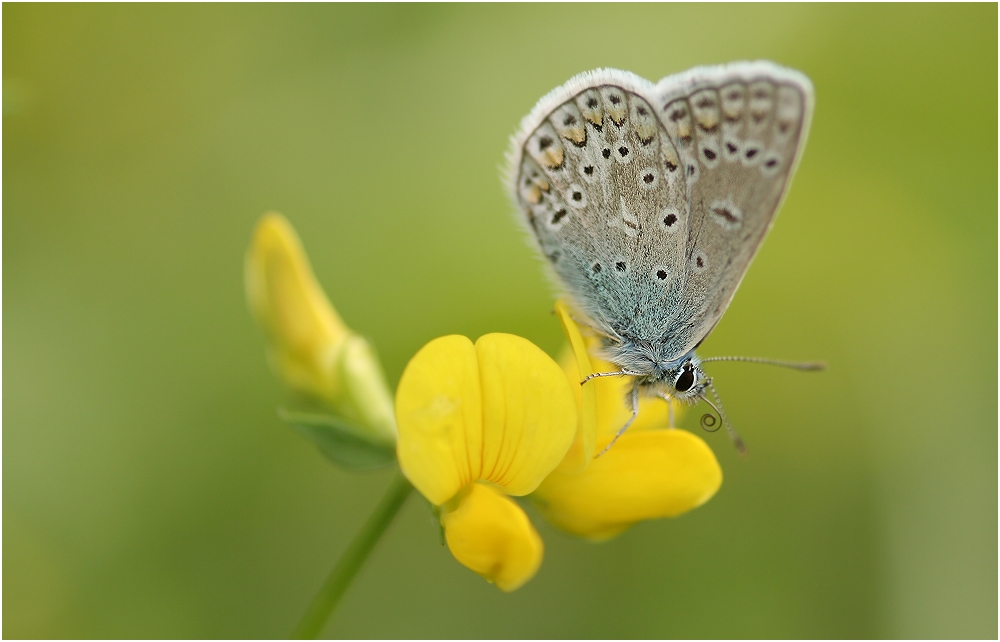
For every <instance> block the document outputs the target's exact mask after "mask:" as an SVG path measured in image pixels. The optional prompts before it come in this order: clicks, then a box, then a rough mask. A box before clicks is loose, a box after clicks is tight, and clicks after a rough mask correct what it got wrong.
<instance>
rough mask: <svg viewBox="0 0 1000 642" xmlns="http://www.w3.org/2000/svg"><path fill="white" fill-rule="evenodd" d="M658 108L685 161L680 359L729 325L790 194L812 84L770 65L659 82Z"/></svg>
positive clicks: (673, 324) (677, 319) (673, 345)
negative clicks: (729, 312)
mask: <svg viewBox="0 0 1000 642" xmlns="http://www.w3.org/2000/svg"><path fill="white" fill-rule="evenodd" d="M656 92H657V96H656V99H655V104H656V106H657V110H658V112H657V113H658V114H659V115H660V118H661V120H662V122H663V124H664V126H665V127H666V129H667V132H668V134H669V136H670V138H671V140H672V141H673V142H674V144H675V146H676V149H677V150H678V152H679V155H680V157H681V162H682V165H683V168H684V173H685V178H686V180H687V187H688V193H689V203H690V211H691V216H690V223H689V229H688V239H687V246H686V253H685V265H684V267H683V271H684V272H685V275H686V276H685V278H684V279H681V282H682V283H683V288H684V289H683V292H682V293H681V295H680V298H679V300H680V302H681V304H680V305H679V306H678V307H677V308H675V309H674V310H673V314H672V315H671V317H670V319H668V321H667V323H666V324H665V325H664V327H663V328H662V331H663V332H662V338H661V341H662V343H663V344H664V345H665V347H667V348H668V352H669V353H671V354H674V355H676V356H680V355H683V354H686V353H687V352H688V351H689V350H691V349H693V348H694V347H696V346H697V345H698V344H699V343H700V342H701V341H702V340H703V339H704V338H705V337H706V336H707V335H708V333H709V332H711V330H712V328H713V327H714V326H715V324H716V323H717V322H718V321H719V319H720V318H721V317H722V314H723V313H724V312H725V310H726V308H727V307H728V306H729V302H730V301H731V300H732V298H733V295H734V294H735V293H736V289H737V287H739V284H740V281H741V280H742V279H743V275H744V274H745V273H746V270H747V268H748V267H749V265H750V261H751V260H752V259H753V256H754V254H755V253H756V252H757V249H758V248H759V247H760V244H761V242H762V241H763V240H764V236H765V234H766V233H767V230H768V229H769V228H770V226H771V223H772V221H773V220H774V215H775V213H776V212H777V210H778V207H779V205H780V203H781V200H782V198H783V196H784V194H785V192H786V190H787V188H788V185H789V182H790V180H791V177H792V173H793V172H794V170H795V166H796V164H797V163H798V160H799V157H800V155H801V152H802V147H803V145H804V144H805V140H806V135H807V133H808V129H809V121H810V118H811V115H812V107H813V93H812V85H811V83H810V82H809V80H808V79H807V78H806V77H805V76H803V75H802V74H800V73H798V72H795V71H792V70H788V69H784V68H782V67H778V66H777V65H774V64H772V63H768V62H753V63H735V64H731V65H725V66H721V67H706V68H698V69H693V70H691V71H689V72H687V73H685V74H682V75H679V76H671V77H668V78H665V79H664V80H662V81H660V83H659V84H658V85H657V88H656Z"/></svg>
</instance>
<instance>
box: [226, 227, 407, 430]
mask: <svg viewBox="0 0 1000 642" xmlns="http://www.w3.org/2000/svg"><path fill="white" fill-rule="evenodd" d="M245 280H246V291H247V302H248V303H249V306H250V311H251V312H252V313H253V315H254V317H255V318H256V319H257V321H258V323H259V324H260V325H261V327H262V328H263V329H264V331H265V332H266V333H267V338H268V358H269V361H270V363H271V367H272V368H273V369H274V370H275V371H276V373H277V374H278V376H280V377H281V378H282V379H283V380H284V381H285V382H286V383H287V384H288V386H289V387H290V388H291V389H292V390H294V391H295V392H297V393H299V394H302V395H305V396H307V397H310V398H314V399H317V400H319V401H321V402H323V403H325V404H326V405H327V406H329V407H330V408H331V409H332V410H333V411H334V412H336V413H337V414H338V415H340V416H343V417H345V418H347V419H349V420H352V421H353V422H354V423H356V424H358V427H359V428H362V429H364V430H367V431H371V433H372V434H373V435H374V436H376V437H378V438H379V440H381V441H388V442H390V443H391V442H393V441H395V422H394V419H393V411H392V396H391V395H390V393H389V390H388V387H387V386H386V383H385V377H384V376H383V374H382V370H381V367H380V365H379V363H378V360H377V359H376V358H375V355H374V353H373V351H372V349H371V347H370V346H369V344H368V342H367V341H365V339H364V338H362V337H360V336H358V335H356V334H354V333H353V332H351V330H349V329H348V328H347V326H346V325H344V322H343V321H342V320H341V318H340V315H338V314H337V311H336V310H335V309H334V308H333V306H332V305H331V304H330V301H329V299H328V298H327V296H326V294H325V293H324V292H323V289H322V288H321V287H320V285H319V283H317V281H316V277H315V276H314V275H313V271H312V268H311V267H310V265H309V259H308V258H307V257H306V254H305V252H304V251H303V249H302V244H301V242H300V241H299V238H298V235H296V233H295V230H294V229H293V228H292V226H291V225H290V224H289V223H288V221H287V220H286V219H285V218H284V217H283V216H282V215H281V214H278V213H277V212H270V213H268V214H265V215H264V216H263V217H261V219H260V221H259V222H258V223H257V227H256V229H255V230H254V234H253V240H252V241H251V244H250V248H249V249H248V250H247V255H246V263H245Z"/></svg>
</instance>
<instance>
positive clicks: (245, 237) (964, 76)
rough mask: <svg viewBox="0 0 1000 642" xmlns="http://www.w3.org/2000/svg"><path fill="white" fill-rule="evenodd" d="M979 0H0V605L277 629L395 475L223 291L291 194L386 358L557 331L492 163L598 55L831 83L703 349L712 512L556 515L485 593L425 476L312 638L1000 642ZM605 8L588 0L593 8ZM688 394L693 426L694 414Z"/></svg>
mask: <svg viewBox="0 0 1000 642" xmlns="http://www.w3.org/2000/svg"><path fill="white" fill-rule="evenodd" d="M997 17H998V16H997V6H996V5H995V4H980V5H958V6H956V5H948V6H944V5H910V6H907V5H891V6H886V5H850V6H845V5H841V6H829V5H808V6H797V5H769V6H755V5H738V6H731V5H720V4H713V5H700V6H684V5H640V6H628V5H615V6H602V5H594V4H589V5H557V6H546V5H530V6H522V5H504V6H462V5H448V6H434V5H431V6H426V5H424V6H410V5H407V6H378V5H374V6H373V5H366V6H323V5H300V6H274V5H243V6H240V5H172V6H171V5H167V6H165V5H141V6H135V5H133V6H129V5H25V4H14V5H12V4H4V5H3V109H4V111H3V114H4V115H3V170H4V171H3V179H4V181H3V182H4V192H3V213H4V215H5V216H4V219H3V234H4V242H3V250H4V252H3V288H4V299H3V303H4V304H5V305H4V312H3V324H4V330H5V332H4V338H3V367H4V372H5V374H6V378H5V379H4V383H3V399H4V408H3V410H4V411H5V412H4V420H5V421H4V426H3V427H4V431H3V589H4V590H3V635H4V636H5V637H8V638H9V637H53V636H54V637H71V638H78V637H112V638H113V637H281V636H284V635H287V633H288V632H289V631H290V630H291V627H292V625H293V624H294V623H295V622H296V621H297V619H298V617H299V616H300V615H301V613H302V611H303V609H304V607H305V605H306V603H307V601H308V600H309V598H310V597H311V596H312V595H313V594H314V592H315V591H316V589H317V588H318V586H319V584H320V583H321V582H322V580H323V578H324V577H325V576H326V574H327V573H328V571H329V569H330V568H331V566H332V564H333V562H334V560H335V559H336V558H337V556H338V554H339V553H340V552H341V551H342V549H343V547H344V546H345V545H346V543H347V541H348V540H349V538H350V537H351V536H352V535H353V534H354V532H355V531H356V529H357V528H358V527H359V525H360V524H361V522H362V521H363V519H364V518H365V517H366V516H367V515H368V513H369V511H370V510H371V508H372V507H373V505H374V503H375V502H376V501H377V499H378V498H379V497H380V495H381V493H382V491H383V490H384V488H385V487H386V484H387V482H388V479H389V478H388V475H387V473H384V472H383V473H371V474H366V475H360V476H355V475H350V474H347V473H344V472H341V471H339V470H337V469H334V468H333V467H331V466H330V465H328V464H327V463H325V461H324V460H323V459H322V458H321V457H320V455H319V454H318V453H317V452H316V451H315V450H314V449H313V448H312V446H310V445H309V444H308V443H306V442H305V441H304V440H303V439H301V438H300V437H299V436H298V435H297V434H295V433H294V431H293V430H291V429H290V428H288V427H286V426H285V425H283V424H282V423H281V422H280V421H279V420H278V418H277V417H276V414H275V409H276V407H277V406H278V405H279V404H281V403H282V401H283V393H282V391H281V389H280V387H279V385H278V384H277V382H276V381H275V380H274V378H273V377H272V375H271V374H270V373H269V372H268V370H267V367H266V364H265V361H264V352H263V339H262V336H261V334H260V332H259V331H258V330H257V328H256V327H254V324H253V322H252V321H251V319H250V317H249V315H248V313H247V310H246V307H245V303H244V299H243V291H242V261H243V252H244V250H245V247H246V245H247V243H248V241H249V237H250V231H251V229H252V226H253V225H254V222H255V221H256V219H257V217H258V216H259V215H260V214H261V213H262V212H264V211H265V210H268V209H277V210H280V211H282V212H283V213H285V214H286V215H287V216H288V217H289V219H290V220H291V221H292V223H293V224H294V225H295V226H296V227H297V229H298V231H299V233H300V234H301V236H302V238H303V241H304V243H305V246H306V248H307V250H308V252H309V253H310V256H311V258H312V260H313V263H314V266H315V268H316V272H317V274H318V276H319V278H320V280H321V281H322V283H323V284H324V285H325V287H326V288H327V290H328V291H329V293H330V295H331V298H332V299H333V301H334V302H335V304H336V305H337V307H338V309H339V310H340V312H341V313H342V315H343V316H344V318H345V319H346V320H347V322H348V323H349V324H350V325H351V326H352V327H354V328H355V329H357V330H358V331H360V332H362V333H364V334H365V335H367V336H369V337H370V338H371V339H372V340H373V342H374V343H375V345H376V346H377V348H378V350H379V352H380V354H381V356H382V359H383V361H384V364H385V367H386V370H387V373H388V376H389V378H390V381H391V382H392V383H393V385H394V384H395V381H396V380H397V379H398V377H399V375H400V373H401V371H402V369H403V367H404V365H405V363H406V361H407V359H408V358H409V357H410V356H411V355H412V354H413V353H414V352H415V351H416V350H417V349H418V348H419V347H420V346H421V345H423V344H424V343H425V342H427V341H428V340H430V339H431V338H433V337H436V336H439V335H442V334H447V333H461V334H466V335H469V336H471V337H476V336H479V335H481V334H484V333H487V332H493V331H504V332H513V333H516V334H520V335H522V336H525V337H527V338H529V339H531V340H532V341H534V342H536V343H537V344H539V345H540V346H542V347H543V348H544V349H546V350H547V351H549V352H550V353H552V354H554V353H556V352H557V351H558V350H559V348H560V346H561V342H562V338H561V331H560V329H559V326H558V323H557V322H556V321H555V319H554V317H552V316H551V315H550V313H549V312H550V310H551V304H552V300H553V298H552V295H551V292H550V289H549V287H548V285H547V284H546V282H545V280H544V279H543V278H542V276H541V272H540V269H539V264H538V262H537V260H536V259H535V257H534V256H533V254H532V252H531V251H530V249H529V248H528V246H527V245H526V243H525V242H524V239H523V238H522V234H521V232H520V230H519V228H518V227H517V226H516V225H515V224H514V222H513V220H512V217H511V206H510V204H509V203H508V202H507V200H506V196H505V194H504V191H503V189H502V187H501V183H500V179H499V167H500V166H501V164H502V162H503V154H504V151H505V150H506V148H507V141H508V136H509V135H510V134H511V133H513V131H514V128H515V126H516V125H517V123H518V122H519V120H520V119H521V117H522V116H523V115H525V114H526V113H527V112H528V111H529V110H530V108H531V107H532V105H533V104H534V102H535V101H536V100H537V99H538V98H539V97H541V96H542V95H543V94H544V93H545V92H547V91H549V90H550V89H552V88H553V87H555V86H556V85H559V84H561V83H562V82H564V81H565V80H566V79H568V78H569V77H570V76H572V75H574V74H576V73H578V72H580V71H584V70H587V69H591V68H594V67H598V66H613V67H619V68H624V69H628V70H631V71H634V72H636V73H638V74H639V75H641V76H644V77H646V78H649V79H651V80H654V81H655V80H657V79H659V78H661V77H663V76H665V75H668V74H671V73H675V72H678V71H682V70H684V69H686V68H688V67H691V66H694V65H698V64H710V63H721V62H726V61H729V60H736V59H756V58H767V59H772V60H775V61H777V62H779V63H781V64H784V65H788V66H792V67H795V68H798V69H801V70H803V71H804V72H805V73H807V74H808V75H809V76H810V77H811V78H812V80H813V82H814V83H815V87H816V105H817V106H816V113H815V117H814V121H813V129H812V135H811V139H810V141H809V143H808V145H807V148H806V153H805V156H804V158H803V161H802V163H801V165H800V166H799V171H798V175H797V177H796V179H795V181H794V183H793V185H792V189H791V192H790V194H789V197H788V199H787V201H786V202H785V205H784V207H783V211H782V212H781V214H780V216H779V217H778V221H777V224H776V225H775V227H774V229H773V231H772V232H771V234H770V237H769V238H768V240H767V241H766V242H765V244H764V246H763V248H762V251H761V253H760V254H759V256H758V258H757V260H756V261H755V263H754V265H753V267H752V268H751V269H750V271H749V274H748V276H747V278H746V280H745V281H744V283H743V287H742V288H741V290H740V292H739V294H738V295H737V296H736V298H735V300H734V302H733V305H732V306H731V308H730V309H729V312H728V313H727V314H726V316H725V318H724V319H723V321H722V322H721V324H720V325H719V326H718V328H717V329H716V331H715V332H714V333H713V334H712V336H711V338H710V339H709V341H707V342H706V343H705V345H704V346H702V350H701V352H702V354H704V355H706V356H708V355H720V354H743V355H762V356H772V357H780V358H790V359H814V358H820V359H825V360H827V361H828V362H829V364H830V369H829V371H828V372H826V373H823V374H818V375H803V374H800V373H795V372H786V371H782V370H776V369H768V368H765V367H762V366H761V367H758V366H752V365H745V364H714V367H713V369H712V374H713V375H714V376H715V377H716V381H717V383H718V385H719V389H720V393H721V394H722V395H723V398H724V399H725V402H726V407H727V409H728V411H729V414H730V416H731V417H732V418H733V420H734V422H735V423H736V425H737V427H738V428H739V429H740V431H741V433H742V434H743V436H744V437H745V438H746V440H747V441H748V443H749V445H750V448H751V451H752V456H751V457H750V458H749V459H748V460H745V461H743V460H740V459H739V458H738V457H737V456H736V455H735V453H734V452H733V448H732V447H731V445H730V444H729V443H728V441H727V439H726V437H725V435H724V434H723V433H717V434H715V435H707V436H706V439H707V440H708V442H709V443H710V444H711V445H712V446H713V448H714V449H715V450H716V452H717V454H718V456H719V458H720V461H721V463H722V466H723V469H724V471H725V475H726V481H725V483H724V484H723V486H722V489H721V491H720V493H719V494H718V495H717V496H716V498H715V499H713V500H712V501H711V502H709V503H708V504H706V505H705V506H704V507H702V508H699V509H698V510H696V511H694V512H693V513H690V514H688V515H686V516H683V517H681V518H678V519H674V520H663V521H658V522H650V523H644V524H641V525H639V526H637V527H636V528H634V529H632V530H631V531H629V532H627V533H626V534H624V535H623V536H621V537H619V538H618V539H616V540H613V541H611V542H610V543H606V544H602V545H593V544H589V543H585V542H583V541H580V540H576V539H573V538H571V537H568V536H566V535H563V534H561V533H558V532H555V531H554V530H553V529H552V528H550V527H549V526H548V525H547V524H546V523H544V522H543V521H542V520H541V519H540V518H539V517H538V514H537V513H536V512H531V515H532V518H533V521H534V522H535V524H536V526H537V527H538V529H539V531H540V532H541V534H542V536H543V538H544V539H545V542H546V547H547V548H546V559H545V563H544V564H543V566H542V569H541V571H540V573H539V574H538V576H537V577H536V578H535V579H534V580H533V581H532V582H531V583H529V584H528V585H527V586H525V587H524V588H523V589H522V590H520V591H518V592H516V593H513V594H510V595H506V594H502V593H501V592H499V591H498V590H496V589H495V588H494V587H491V586H489V585H488V584H486V582H484V581H483V580H481V579H480V578H479V577H478V576H476V575H474V574H473V573H471V572H470V571H468V570H466V569H465V568H463V567H461V566H460V565H459V564H458V563H457V562H456V561H455V560H454V559H453V558H452V557H451V555H450V554H449V553H448V551H447V549H446V548H443V547H442V546H441V544H440V540H439V534H438V529H437V527H436V525H435V523H434V521H433V518H432V516H431V514H430V512H429V511H428V510H427V508H426V505H425V504H424V503H423V502H422V500H419V499H418V498H417V497H413V498H411V499H410V501H409V503H408V504H407V506H406V507H405V508H404V510H403V512H402V514H401V515H400V517H399V519H398V520H397V521H396V522H395V523H394V524H393V526H392V527H391V529H390V531H389V533H388V534H387V536H386V538H385V539H384V540H383V541H382V542H381V543H380V545H379V548H378V549H377V550H376V551H375V554H374V555H373V557H372V558H371V560H370V561H369V564H368V565H367V566H366V567H365V568H364V570H363V571H362V573H361V575H360V577H359V579H358V580H357V582H356V583H355V584H354V585H353V586H352V588H351V589H350V591H349V593H348V594H347V596H346V598H345V599H344V601H343V602H342V604H341V607H340V609H339V611H338V612H337V614H336V615H335V617H334V618H333V620H331V622H330V624H329V626H328V627H327V628H326V631H325V632H326V634H327V635H329V636H334V637H376V638H378V637H418V638H419V637H443V638H448V637H473V638H475V637H487V638H494V637H500V638H508V637H536V638H548V637H571V638H592V637H624V638H632V637H667V638H670V637H687V638H700V637H741V638H756V637H777V638H783V637H793V638H799V637H801V638H810V637H821V638H842V637H846V638H852V637H863V638H868V637H907V638H911V637H912V638H936V637H945V638H949V637H981V638H995V637H996V636H997V396H996V394H997V393H996V391H997V361H996V355H997V322H996V319H997V317H996V312H997V294H996V293H997V277H996V275H997V245H996V243H995V239H996V238H997V146H996V141H997V119H996V118H997V116H996V115H997ZM591 25H597V26H596V27H592V26H591ZM685 424H686V425H687V426H689V427H690V428H691V429H692V430H696V431H697V430H698V428H697V413H692V414H689V415H687V417H686V418H685Z"/></svg>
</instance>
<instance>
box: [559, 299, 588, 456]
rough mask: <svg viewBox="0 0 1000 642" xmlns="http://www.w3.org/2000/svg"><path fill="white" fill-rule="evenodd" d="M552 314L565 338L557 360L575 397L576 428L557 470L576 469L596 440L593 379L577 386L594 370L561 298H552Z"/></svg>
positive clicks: (583, 343) (578, 331)
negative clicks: (566, 345) (563, 353)
mask: <svg viewBox="0 0 1000 642" xmlns="http://www.w3.org/2000/svg"><path fill="white" fill-rule="evenodd" d="M555 307H556V315H557V316H558V317H559V321H560V323H562V326H563V331H564V332H565V333H566V338H567V339H569V345H570V352H569V353H568V356H567V357H565V358H563V359H561V360H560V361H561V363H562V366H563V370H564V372H565V373H566V376H567V378H568V379H569V386H570V389H571V390H572V391H573V396H574V397H575V398H576V407H577V430H576V435H575V436H574V438H573V445H572V446H570V449H569V451H568V452H567V453H566V456H565V457H564V458H563V460H562V463H560V464H559V470H562V471H565V472H579V471H581V470H583V469H584V468H586V467H587V465H588V464H590V460H591V459H592V458H593V457H594V442H595V441H596V439H597V393H596V388H595V386H593V385H591V384H593V383H596V381H595V380H591V381H589V382H588V383H587V384H586V385H581V384H580V382H581V381H583V378H584V377H586V376H587V375H589V374H590V373H591V372H595V370H594V369H593V366H592V365H591V360H590V355H589V354H588V352H587V344H586V342H585V341H584V339H583V335H581V334H580V328H579V327H578V326H577V324H576V321H574V320H573V317H572V316H571V315H570V311H569V308H567V307H566V304H565V303H564V302H563V301H561V300H560V301H556V306H555Z"/></svg>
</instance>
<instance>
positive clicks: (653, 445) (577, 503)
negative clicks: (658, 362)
mask: <svg viewBox="0 0 1000 642" xmlns="http://www.w3.org/2000/svg"><path fill="white" fill-rule="evenodd" d="M556 310H557V312H558V314H559V317H560V319H561V321H562V323H563V326H564V328H565V330H566V334H567V336H568V337H569V339H570V346H571V348H572V355H569V356H567V358H565V359H563V366H564V369H565V373H566V377H567V379H568V380H569V381H570V382H574V383H576V388H578V389H580V390H579V391H578V392H577V395H576V397H577V404H578V406H579V407H580V409H581V420H580V429H579V431H578V435H577V438H576V440H575V442H574V444H573V446H572V447H571V448H570V451H569V454H568V455H567V457H566V459H565V460H564V461H563V463H562V464H561V465H560V466H559V467H558V468H557V469H556V470H555V471H554V472H553V473H552V474H551V475H549V476H548V477H547V478H546V479H545V481H544V482H542V484H541V485H540V486H539V487H538V489H537V490H536V491H535V492H534V494H533V495H532V499H533V500H534V501H535V503H536V504H537V505H538V506H539V508H540V509H541V511H542V513H543V514H544V515H545V517H546V518H547V519H548V520H549V521H550V522H552V524H554V525H555V526H557V527H558V528H560V529H562V530H565V531H567V532H569V533H572V534H574V535H579V536H581V537H585V538H587V539H591V540H594V541H600V540H605V539H608V538H610V537H613V536H615V535H617V534H619V533H621V532H622V531H624V530H626V529H627V528H629V527H630V526H632V525H633V524H635V523H637V522H640V521H643V520H646V519H655V518H659V517H673V516H676V515H679V514H681V513H684V512H686V511H689V510H691V509H692V508H696V507H698V506H700V505H702V504H704V503H705V502H706V501H708V500H709V499H711V497H712V496H713V495H714V494H715V492H716V491H717V490H718V489H719V486H720V485H721V484H722V469H721V468H720V467H719V463H718V461H717V460H716V458H715V455H714V454H713V453H712V451H711V449H710V448H709V447H708V445H707V444H706V443H705V442H704V441H703V440H702V439H701V438H700V437H697V436H695V435H693V434H691V433H689V432H686V431H684V430H679V429H674V428H670V427H668V424H669V417H668V408H667V404H666V403H664V402H663V401H662V400H659V399H643V400H641V401H640V405H639V417H638V418H637V419H636V421H635V422H634V423H633V424H632V426H631V427H630V428H629V429H628V431H626V432H625V434H624V435H622V436H621V438H620V439H619V440H618V441H617V442H616V443H615V445H614V446H613V447H612V448H611V449H610V450H608V451H607V452H606V453H604V454H603V455H601V456H600V457H598V458H597V459H592V457H593V453H594V452H595V451H597V452H600V449H603V448H604V446H605V445H607V444H608V443H609V442H610V441H611V439H612V438H613V437H614V435H615V433H616V432H617V431H618V429H619V428H620V427H621V426H623V425H624V424H625V422H626V420H627V419H628V418H629V416H630V411H629V410H628V409H627V407H626V406H625V404H624V398H625V392H626V390H628V387H629V386H630V385H631V381H630V380H629V378H626V377H603V378H597V379H593V380H591V381H589V382H588V383H587V384H586V385H584V386H580V385H579V382H580V381H582V380H583V377H585V376H586V375H588V374H590V373H593V372H611V371H614V370H617V367H616V366H614V365H612V364H610V363H607V362H605V361H602V360H600V359H596V358H593V357H591V356H590V355H589V354H588V349H587V348H588V345H587V342H586V341H585V340H584V339H583V337H582V336H581V334H580V330H579V328H578V327H577V325H576V323H575V322H574V321H573V319H572V318H571V317H570V314H569V312H568V310H567V309H566V307H565V305H563V304H562V303H559V304H557V306H556ZM590 343H591V346H590V347H593V345H594V344H595V343H596V342H594V341H591V342H590ZM588 388H589V389H590V390H589V391H588ZM588 396H589V397H590V399H589V400H588ZM590 413H593V414H591V415H590V417H588V414H590ZM583 460H586V462H587V463H585V464H584V465H581V463H582V461H583Z"/></svg>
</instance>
